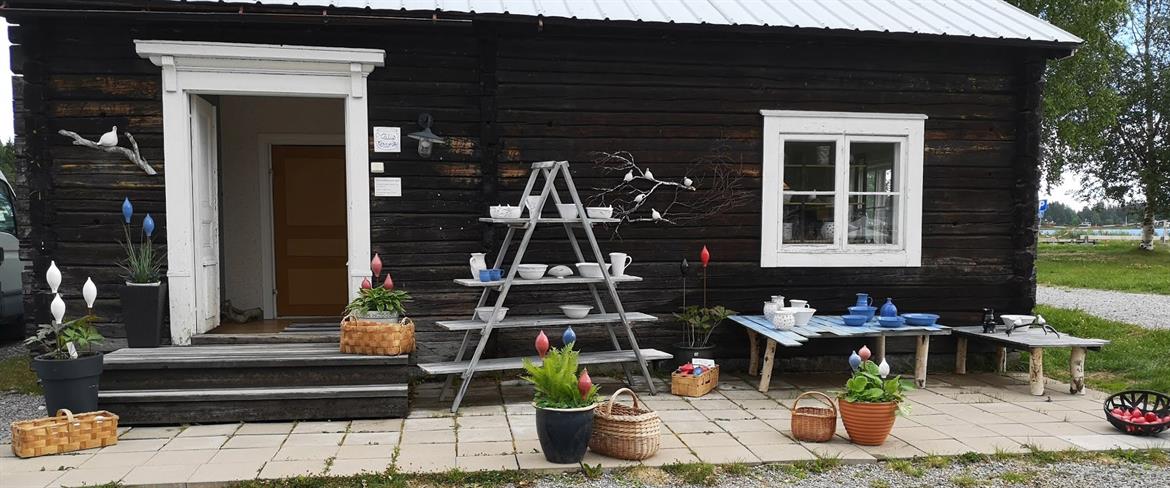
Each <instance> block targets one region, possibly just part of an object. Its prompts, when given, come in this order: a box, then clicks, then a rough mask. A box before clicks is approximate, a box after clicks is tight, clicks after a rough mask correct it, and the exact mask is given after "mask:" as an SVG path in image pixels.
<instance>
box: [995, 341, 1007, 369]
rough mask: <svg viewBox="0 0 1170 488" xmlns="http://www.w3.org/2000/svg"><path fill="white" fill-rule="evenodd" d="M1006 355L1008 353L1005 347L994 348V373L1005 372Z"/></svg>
mask: <svg viewBox="0 0 1170 488" xmlns="http://www.w3.org/2000/svg"><path fill="white" fill-rule="evenodd" d="M1007 353H1008V349H1007V346H996V347H995V372H996V373H1000V374H1002V373H1006V372H1007Z"/></svg>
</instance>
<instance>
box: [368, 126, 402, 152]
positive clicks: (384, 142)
mask: <svg viewBox="0 0 1170 488" xmlns="http://www.w3.org/2000/svg"><path fill="white" fill-rule="evenodd" d="M374 152H380V153H396V152H402V128H401V127H374Z"/></svg>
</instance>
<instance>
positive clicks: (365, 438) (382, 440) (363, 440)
mask: <svg viewBox="0 0 1170 488" xmlns="http://www.w3.org/2000/svg"><path fill="white" fill-rule="evenodd" d="M399 435H400V434H399V433H398V432H350V433H348V434H346V435H345V440H343V441H342V442H341V445H343V446H375V445H383V446H385V445H389V446H393V445H395V444H398V438H399Z"/></svg>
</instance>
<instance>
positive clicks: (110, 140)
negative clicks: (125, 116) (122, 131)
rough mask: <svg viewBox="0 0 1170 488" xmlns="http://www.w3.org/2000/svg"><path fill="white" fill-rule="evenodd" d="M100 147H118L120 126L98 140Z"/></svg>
mask: <svg viewBox="0 0 1170 488" xmlns="http://www.w3.org/2000/svg"><path fill="white" fill-rule="evenodd" d="M98 145H99V146H105V147H113V146H117V145H118V126H116V125H115V126H114V128H112V129H110V131H109V132H107V133H105V134H102V137H101V139H98Z"/></svg>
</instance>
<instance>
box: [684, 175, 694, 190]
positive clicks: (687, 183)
mask: <svg viewBox="0 0 1170 488" xmlns="http://www.w3.org/2000/svg"><path fill="white" fill-rule="evenodd" d="M693 183H694V181H691V179H690V178H686V177H684V178H683V186H685V187H687V188H690V187H691V185H692V184H693Z"/></svg>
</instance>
